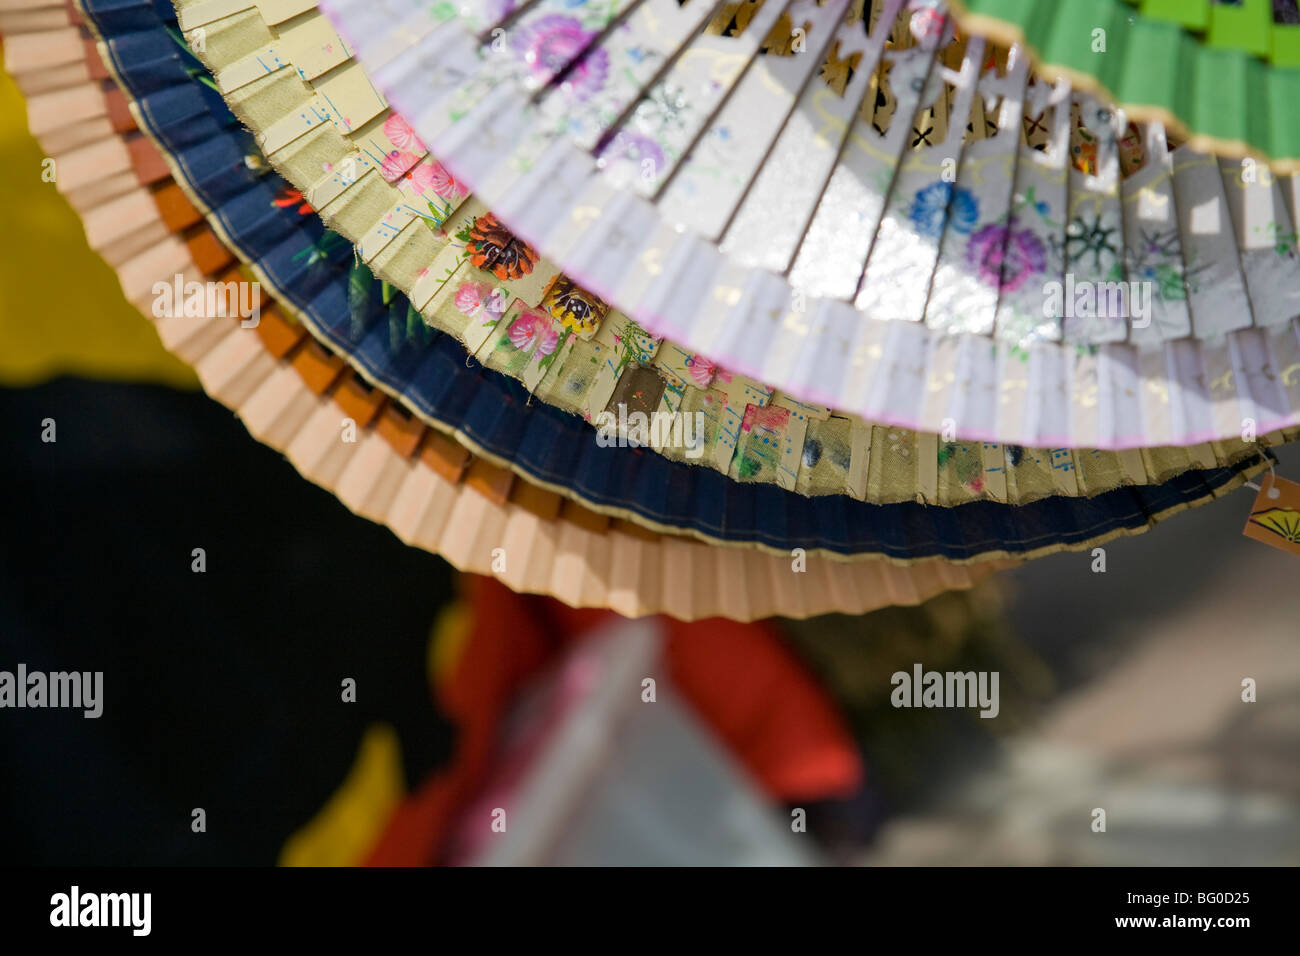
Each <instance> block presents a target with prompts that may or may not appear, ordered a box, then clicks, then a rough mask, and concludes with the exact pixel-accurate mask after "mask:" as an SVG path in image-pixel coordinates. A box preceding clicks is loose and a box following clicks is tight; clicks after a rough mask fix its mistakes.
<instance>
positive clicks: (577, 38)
mask: <svg viewBox="0 0 1300 956" xmlns="http://www.w3.org/2000/svg"><path fill="white" fill-rule="evenodd" d="M594 36H595V33H593V32H591V31H590V30H584V29H583V28H582V24H581V23H580V22H578V19H577V17H566V16H564V15H563V14H558V13H552V14H550V15H548V16H544V17H540V18H538V20H537V21H536V22H535V23H533V24H532V25H531V26H529V27H528V28H526V29H524V30H521V31H520V32H519V34H518V35H517V36H516V37H515V38H514V41H513V46H514V49H515V52H516V53H518V54H519V55H520V56H521V57H522V58H523V60H524V63H525V64H526V65H527V67H528V72H529V73H530V74H531V75H532V77H533V79H534V80H536V81H537V82H538V83H539V84H545V83H549V82H551V80H553V79H555V77H556V76H558V75H559V74H560V73H561V72H563V71H564V70H565V69H566V68H567V67H568V66H569V64H570V63H572V62H573V61H574V60H575V59H577V58H578V57H579V56H581V57H582V59H581V60H579V61H578V64H577V65H576V66H575V67H574V68H573V70H572V71H570V73H569V74H568V76H566V77H565V80H564V90H565V91H566V92H567V93H569V95H570V96H572V97H573V99H574V100H575V101H577V102H579V103H581V102H582V101H583V100H586V99H587V98H588V97H589V96H591V95H592V94H593V93H595V92H597V91H598V90H599V89H600V88H601V87H602V86H604V85H605V78H606V77H607V76H608V74H609V54H608V53H606V52H605V50H603V49H596V50H592V51H589V52H588V53H586V55H583V51H584V50H586V48H587V45H588V44H589V43H590V42H591V39H592V37H594Z"/></svg>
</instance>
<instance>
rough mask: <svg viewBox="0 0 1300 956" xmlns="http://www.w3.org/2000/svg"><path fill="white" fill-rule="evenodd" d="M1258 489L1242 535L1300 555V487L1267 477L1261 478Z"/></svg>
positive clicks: (1289, 482) (1291, 482)
mask: <svg viewBox="0 0 1300 956" xmlns="http://www.w3.org/2000/svg"><path fill="white" fill-rule="evenodd" d="M1259 487H1260V492H1259V494H1258V495H1257V496H1256V497H1255V503H1254V504H1253V505H1251V508H1250V517H1249V518H1248V519H1247V520H1246V528H1245V530H1244V531H1242V534H1244V535H1245V536H1246V537H1247V538H1254V539H1255V540H1256V541H1262V542H1264V543H1265V544H1269V545H1272V546H1273V547H1275V548H1278V549H1279V550H1281V551H1286V552H1289V553H1290V554H1300V484H1296V482H1294V481H1287V480H1286V479H1285V478H1275V477H1273V476H1272V475H1271V474H1269V475H1263V476H1261V477H1260V481H1259Z"/></svg>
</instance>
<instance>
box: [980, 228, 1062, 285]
mask: <svg viewBox="0 0 1300 956" xmlns="http://www.w3.org/2000/svg"><path fill="white" fill-rule="evenodd" d="M966 260H967V261H968V262H969V263H970V264H971V265H973V266H975V267H976V268H977V269H978V270H979V274H980V278H981V279H983V280H984V281H985V282H988V283H989V284H990V285H994V286H997V287H998V288H1000V289H1003V290H1006V291H1007V292H1014V291H1015V290H1016V289H1019V288H1020V287H1021V286H1022V285H1024V284H1025V281H1026V280H1027V279H1028V278H1029V277H1030V276H1031V275H1033V274H1034V273H1035V272H1041V271H1042V270H1043V269H1044V268H1046V267H1047V249H1046V248H1045V247H1044V246H1043V242H1042V240H1041V239H1039V238H1038V237H1037V236H1035V235H1034V234H1033V232H1032V231H1031V230H1029V229H1016V228H1015V220H1014V219H1013V220H1012V221H1011V222H1010V223H1009V224H1006V225H1000V224H996V223H995V224H993V225H989V226H985V227H984V228H983V229H981V230H979V231H978V232H976V233H975V234H974V235H973V236H971V237H970V242H969V243H968V244H967V246H966Z"/></svg>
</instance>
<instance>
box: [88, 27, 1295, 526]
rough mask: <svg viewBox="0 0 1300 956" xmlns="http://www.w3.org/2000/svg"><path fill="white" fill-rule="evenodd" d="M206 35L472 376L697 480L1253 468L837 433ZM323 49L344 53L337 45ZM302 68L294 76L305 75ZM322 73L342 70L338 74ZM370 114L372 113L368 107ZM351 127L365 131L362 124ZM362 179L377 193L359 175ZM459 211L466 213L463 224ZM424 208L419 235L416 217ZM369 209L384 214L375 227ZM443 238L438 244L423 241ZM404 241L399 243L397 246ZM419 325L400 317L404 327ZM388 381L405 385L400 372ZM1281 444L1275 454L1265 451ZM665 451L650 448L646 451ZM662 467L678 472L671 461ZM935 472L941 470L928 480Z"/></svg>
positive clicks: (287, 155) (881, 498)
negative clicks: (486, 377)
mask: <svg viewBox="0 0 1300 956" xmlns="http://www.w3.org/2000/svg"><path fill="white" fill-rule="evenodd" d="M96 16H97V17H100V16H103V14H100V13H96ZM314 17H317V15H316V14H315V13H314V11H307V12H306V13H303V14H301V15H299V16H297V17H295V18H294V21H293V22H294V24H295V26H294V29H295V30H300V31H305V34H306V35H307V36H311V37H316V36H317V34H320V32H321V30H322V29H324V30H325V31H326V33H327V34H328V27H326V26H325V25H324V24H322V23H321V22H320V21H319V19H313V18H314ZM259 26H260V27H262V29H259ZM198 29H199V30H201V31H202V33H201V39H202V43H201V45H202V46H203V47H204V51H203V53H202V55H203V56H204V58H205V59H206V60H207V61H208V62H209V63H210V64H211V65H212V66H213V68H214V69H215V71H216V77H215V81H214V82H215V85H216V86H217V87H218V89H220V90H222V92H223V94H224V95H226V96H227V97H228V98H229V99H230V100H231V102H232V105H233V106H234V108H235V110H236V111H237V112H238V113H239V115H240V117H241V119H243V120H244V121H245V122H247V123H248V124H249V125H250V126H251V127H252V128H253V129H254V130H257V131H259V132H260V134H261V136H260V139H261V141H262V143H263V145H264V146H266V147H268V148H269V149H271V153H270V162H271V163H272V164H273V165H275V166H276V167H277V168H278V169H280V170H281V171H282V172H284V173H285V174H286V176H287V177H288V178H289V179H290V180H291V181H292V182H293V184H294V187H295V188H296V189H297V190H298V191H299V192H300V193H301V194H302V195H303V197H304V204H306V202H307V200H310V202H311V204H314V205H317V206H320V207H321V214H322V216H323V217H324V218H325V220H326V221H327V222H328V223H329V224H330V225H331V226H332V227H333V228H336V229H338V230H339V231H340V232H341V233H342V234H344V235H347V236H349V237H350V238H353V239H355V240H357V242H358V243H359V245H358V256H359V258H360V259H361V260H362V261H363V262H364V263H365V264H366V267H367V268H368V269H372V270H373V271H374V272H375V273H376V274H379V275H382V276H383V277H384V279H385V280H391V281H392V282H393V284H394V286H395V287H397V288H400V289H402V290H404V291H408V292H410V293H411V294H412V295H413V296H414V300H413V301H415V302H423V303H424V305H423V306H422V309H423V315H424V318H425V319H426V321H429V322H430V323H431V324H432V325H433V326H435V327H437V328H438V329H439V330H440V331H443V332H447V333H448V334H449V335H452V336H455V337H457V338H458V339H459V340H460V341H461V342H462V343H463V344H464V346H465V348H466V349H467V350H468V351H470V352H471V353H473V355H474V358H475V359H476V360H477V361H481V362H483V363H484V364H486V365H488V366H489V367H491V368H493V369H494V370H498V371H501V372H503V373H505V374H506V375H509V376H511V377H513V378H515V379H516V380H517V381H520V382H522V383H523V384H524V386H525V388H527V389H528V390H529V392H530V394H531V397H530V399H529V400H530V401H532V400H533V399H535V400H537V401H540V402H544V403H547V404H553V405H555V406H556V407H559V408H563V409H565V410H567V411H569V412H573V413H576V414H579V415H581V416H583V417H585V418H587V419H589V420H590V419H592V418H593V417H594V418H596V419H597V420H599V418H600V416H601V414H602V411H604V412H607V413H608V415H609V417H610V418H613V417H614V413H613V411H612V410H611V409H614V408H620V409H621V408H624V407H627V408H629V409H630V410H631V411H632V414H634V415H635V414H637V413H644V414H648V415H651V416H654V415H659V416H662V417H664V418H668V419H672V418H673V417H674V416H678V415H681V416H687V417H691V416H695V417H698V418H699V420H700V421H701V423H702V427H701V428H700V429H699V433H700V434H702V435H703V441H704V444H706V445H707V452H705V453H704V454H702V455H700V457H698V458H694V459H689V458H688V460H691V461H693V463H695V464H700V465H704V466H706V467H711V468H713V469H714V470H717V471H720V472H722V473H724V474H729V475H731V476H732V477H734V478H737V479H739V480H742V481H746V482H767V483H772V484H777V485H779V486H781V487H784V488H787V489H789V490H794V491H798V492H799V493H801V494H813V495H820V494H833V493H843V494H849V495H850V496H852V497H856V498H861V499H864V500H869V501H873V502H881V503H885V502H893V501H902V500H916V501H922V502H926V503H937V504H942V505H952V504H959V503H962V502H964V501H970V500H976V499H981V498H983V499H990V500H996V501H1007V502H1013V503H1014V502H1027V501H1032V500H1035V499H1036V498H1038V497H1041V496H1043V495H1046V494H1096V493H1098V492H1100V491H1104V490H1109V489H1111V488H1114V487H1116V486H1118V485H1121V484H1129V483H1138V484H1142V483H1151V482H1159V481H1161V480H1163V479H1164V478H1166V477H1169V476H1171V475H1173V474H1175V473H1177V472H1178V471H1179V470H1183V469H1186V468H1187V467H1191V466H1192V465H1193V463H1197V462H1199V463H1202V464H1205V463H1208V462H1210V461H1211V460H1213V461H1217V462H1219V463H1227V462H1230V461H1232V460H1235V459H1236V458H1237V457H1238V456H1241V455H1245V454H1249V453H1250V451H1251V449H1250V447H1249V446H1248V445H1247V444H1246V443H1244V442H1242V441H1241V440H1240V439H1239V438H1238V439H1234V440H1233V441H1230V442H1227V443H1224V445H1223V446H1222V447H1217V448H1213V449H1209V455H1208V456H1207V450H1206V449H1200V450H1197V451H1195V452H1189V451H1180V450H1175V449H1167V448H1166V449H1160V450H1158V451H1156V450H1153V451H1148V452H1143V453H1142V454H1128V455H1098V454H1096V453H1095V451H1092V450H1082V453H1081V454H1080V455H1078V456H1071V457H1072V458H1076V459H1078V460H1076V461H1073V462H1072V463H1071V465H1072V467H1069V468H1058V467H1057V464H1058V463H1059V461H1060V458H1061V455H1060V454H1059V451H1056V450H1050V449H1033V448H1029V449H1024V448H1020V447H1014V448H1004V447H1001V446H998V445H983V446H979V445H977V446H970V445H961V446H959V445H956V444H953V443H948V444H951V447H944V448H940V447H939V443H938V441H937V436H933V435H915V434H912V433H911V432H909V431H907V430H900V429H895V428H891V427H888V426H879V425H873V424H872V423H869V422H866V421H864V420H862V419H860V418H857V417H854V416H841V415H834V414H831V413H830V411H829V410H828V409H825V408H821V407H814V406H810V405H807V404H806V403H801V402H798V401H795V400H793V399H791V398H790V397H789V396H786V395H782V394H780V393H777V392H774V391H773V390H772V389H770V388H768V387H766V386H763V385H762V384H761V383H757V382H753V381H750V380H748V379H744V378H743V377H739V376H731V375H730V374H729V373H726V372H725V371H723V370H721V369H718V368H716V367H715V366H714V365H713V364H712V363H709V362H707V361H705V360H703V359H702V357H700V356H698V355H691V354H689V353H688V352H686V351H684V350H682V349H680V348H678V347H677V346H675V345H674V344H673V343H671V342H667V341H663V342H659V341H656V340H654V339H652V338H651V337H649V336H648V335H646V334H645V333H644V331H643V330H641V329H640V328H639V327H637V326H636V325H635V324H634V323H631V322H630V321H629V320H628V319H627V317H626V316H622V315H621V314H619V313H617V312H616V311H612V310H611V311H606V310H605V306H604V305H603V303H601V302H600V300H599V299H596V298H595V297H592V296H589V295H587V294H586V293H585V292H584V290H582V289H580V288H578V287H576V286H575V285H574V284H572V283H569V282H568V281H567V279H566V278H565V277H564V276H562V275H556V270H554V269H552V268H549V267H548V264H547V263H546V262H545V261H543V260H539V259H537V258H536V257H535V256H533V255H532V254H531V252H530V251H529V250H528V248H527V247H526V246H523V247H522V248H520V247H519V246H520V244H517V243H516V242H515V241H514V240H513V239H512V238H511V237H510V235H509V234H508V233H506V232H504V231H503V230H502V229H501V228H500V224H499V223H498V222H497V221H496V220H495V217H493V216H492V215H491V214H490V213H488V212H487V211H486V210H485V209H484V208H483V207H482V206H481V205H480V204H478V203H477V202H475V201H474V200H473V199H471V198H469V197H466V196H463V195H461V194H460V191H459V190H460V187H459V186H458V185H456V184H455V183H454V181H452V180H449V179H448V178H447V177H446V175H445V170H443V169H442V167H441V166H440V165H438V164H437V163H435V162H433V161H431V160H430V159H429V158H428V157H425V159H423V160H420V161H418V162H417V157H416V152H415V151H416V150H417V147H416V143H415V140H414V137H413V134H412V133H411V131H410V129H409V127H407V126H406V125H405V123H404V122H403V121H401V119H400V117H397V116H395V115H393V114H391V113H389V112H388V111H387V110H383V111H382V112H380V113H378V114H375V115H373V116H372V117H371V119H370V120H369V121H368V122H367V123H365V124H363V125H361V126H359V127H358V128H357V129H356V130H355V131H352V130H348V131H344V132H347V136H345V137H340V136H335V135H332V132H333V130H334V127H332V126H328V125H324V124H319V123H317V124H315V126H314V128H313V129H312V130H310V131H309V132H308V133H307V134H305V135H300V136H289V135H286V134H285V133H284V132H283V130H282V127H284V126H285V125H286V123H285V122H284V121H286V120H288V121H291V122H290V123H289V125H291V126H292V125H293V124H298V125H299V126H301V119H300V117H302V116H315V115H317V111H318V110H319V109H320V108H321V106H322V102H323V101H321V100H320V98H319V97H317V96H316V95H315V94H313V93H312V92H311V89H310V87H309V86H308V85H307V84H306V83H305V82H304V80H303V79H302V78H309V77H315V76H317V75H318V74H319V72H320V70H321V69H322V64H321V63H319V62H317V63H313V62H309V59H308V53H304V52H302V50H303V49H308V50H309V49H310V48H302V47H301V45H300V44H296V42H295V41H292V40H286V41H285V42H284V43H282V44H279V45H276V44H271V45H269V46H268V43H270V42H271V41H272V40H274V39H275V35H274V32H273V30H272V28H271V27H270V26H268V25H265V24H262V21H261V19H260V17H259V18H257V19H252V18H251V17H246V16H242V15H241V16H235V17H225V18H222V19H220V20H219V21H212V22H211V23H209V24H208V25H207V26H204V27H201V28H198ZM329 35H331V36H332V34H329ZM195 36H196V37H199V36H200V34H197V33H196V34H195ZM317 39H319V37H317ZM162 42H164V43H165V42H166V41H162ZM325 45H327V46H330V47H331V48H335V47H336V44H335V43H334V42H329V41H326V42H325ZM113 48H115V45H112V46H110V53H111V51H112V49H113ZM337 48H338V49H340V50H341V44H337ZM268 49H270V50H274V55H273V56H272V55H271V54H268V53H267V52H266V51H267V50H268ZM295 53H296V55H298V56H299V58H300V59H301V60H302V62H301V63H295V61H294V55H295ZM112 55H113V56H114V57H115V58H116V59H119V60H121V61H122V63H121V66H120V67H119V70H121V71H129V70H130V69H131V63H130V62H129V61H130V60H131V59H132V57H133V56H134V55H135V47H134V46H127V45H123V51H122V53H121V54H120V55H118V54H112ZM155 55H156V54H155ZM268 58H269V59H268ZM271 61H274V62H278V63H280V64H281V68H280V69H279V70H271V71H270V72H268V71H267V70H266V69H264V68H263V66H262V65H261V64H265V63H267V62H271ZM326 63H327V64H334V65H335V66H339V64H338V63H336V62H335V59H329V60H327V61H326ZM326 72H327V73H329V74H330V75H332V71H329V70H327V71H326ZM348 75H349V76H350V77H351V80H350V81H349V82H358V81H359V79H360V76H359V73H358V71H356V70H355V69H353V70H352V72H351V73H350V74H348ZM365 89H366V90H367V91H370V89H371V88H370V87H369V86H368V85H366V86H365ZM149 92H150V91H149V90H142V91H141V97H142V98H145V99H147V94H148V93H149ZM367 95H369V93H368V94H367ZM336 98H337V99H342V98H343V97H342V96H341V95H340V94H339V93H338V92H337V91H333V92H331V93H330V94H328V96H327V97H326V99H327V100H328V101H329V102H334V100H335V99H336ZM378 105H379V106H380V107H382V104H378ZM374 108H376V103H375V102H370V103H368V104H367V105H366V106H365V107H364V109H365V110H368V111H373V109H374ZM353 112H354V113H355V114H356V116H358V117H359V116H361V115H368V114H366V113H363V112H362V107H357V108H356V109H355V110H353ZM184 119H185V120H186V121H187V125H186V127H184V128H183V129H182V130H181V131H180V135H181V136H185V137H188V136H190V135H191V131H190V128H189V126H188V120H189V117H188V116H185V117H184ZM277 130H281V131H280V132H277ZM419 149H422V147H420V148H419ZM381 158H382V161H378V160H380V159H381ZM258 161H259V162H261V160H260V158H259V160H258ZM376 166H377V167H378V173H379V175H376V174H375V167H376ZM366 170H370V173H369V175H368V176H366V175H361V174H362V173H364V172H365V171H366ZM443 194H446V196H445V197H444V195H443ZM453 202H455V203H458V204H459V205H457V206H456V208H454V209H452V204H453ZM422 203H423V204H424V206H425V207H426V208H427V214H426V217H425V218H422V217H421V216H420V215H418V213H419V210H420V206H421V204H422ZM438 204H440V205H438ZM435 205H438V208H437V209H436V210H435ZM304 208H305V205H304ZM376 208H380V209H387V212H385V213H384V215H383V216H382V218H381V219H380V220H379V221H378V222H376V221H375V209H376ZM438 221H440V222H441V225H440V226H438V228H437V229H432V228H426V227H429V226H432V225H437V222H438ZM400 223H405V224H406V225H405V226H403V227H402V228H400V229H399V228H398V225H397V224H400ZM484 250H490V252H485V251H484ZM335 251H339V250H335ZM506 260H509V261H508V262H507V261H506ZM430 261H432V262H433V265H432V266H430V265H428V263H429V262H430ZM516 273H517V274H516ZM413 314H414V313H410V314H408V313H406V312H403V313H402V315H401V316H398V319H399V322H400V321H401V320H402V319H403V318H405V319H406V320H407V321H409V319H410V315H413ZM578 315H582V316H584V317H586V318H587V319H590V320H591V321H592V322H596V321H599V324H600V327H599V329H598V331H597V332H596V333H595V335H593V336H590V337H587V336H585V335H583V334H580V333H578V332H575V330H574V329H573V328H572V327H571V326H572V325H573V323H574V321H576V318H575V317H576V316H578ZM390 316H391V311H390ZM512 316H518V317H517V318H512ZM602 316H603V317H602ZM390 321H391V319H390ZM503 328H504V329H505V332H504V333H503V331H502V329H503ZM326 334H327V335H332V336H334V337H335V338H336V339H337V340H338V346H339V348H340V349H342V350H344V351H354V352H357V353H358V357H359V359H360V361H361V362H362V363H364V365H365V367H364V368H363V369H362V374H364V375H366V377H367V378H369V379H371V380H380V381H381V382H384V381H391V378H392V377H391V376H389V377H386V375H385V371H384V370H383V369H381V368H380V367H379V366H380V365H381V364H383V363H384V362H385V361H386V359H387V353H386V346H385V337H384V335H383V334H382V330H379V331H377V332H376V334H374V335H373V336H372V338H371V340H370V341H368V342H366V343H360V344H359V343H355V342H353V341H352V340H350V339H349V338H348V336H347V334H346V333H344V332H342V331H338V332H336V331H335V330H329V331H327V332H326ZM399 335H400V330H399ZM390 337H391V331H390ZM359 346H360V347H359ZM649 369H653V371H654V373H655V375H654V377H651V376H650V375H649V374H648V372H647V370H649ZM395 377H396V378H397V379H401V378H402V377H403V375H402V373H401V372H400V370H399V371H398V372H397V374H396V376H395ZM401 387H402V388H403V389H405V390H406V391H405V392H404V393H405V394H406V395H407V397H408V398H410V399H411V400H412V401H414V402H415V403H416V404H417V406H418V405H419V404H420V400H419V398H418V397H417V396H414V395H411V393H410V391H409V388H408V386H407V385H405V384H403V385H402V386H401ZM749 406H752V409H751V408H750V407H749ZM620 420H621V419H620ZM760 436H761V437H760ZM1281 437H1282V436H1264V437H1263V438H1262V441H1263V442H1264V443H1265V444H1267V443H1269V442H1270V441H1271V440H1279V439H1280V438H1281ZM657 444H658V440H657V439H655V438H653V436H652V439H651V446H652V447H654V446H656V445H657ZM657 450H660V451H663V452H664V453H666V454H669V455H670V456H672V457H675V458H678V459H680V458H681V457H682V452H681V451H680V450H679V449H677V448H676V446H675V444H673V443H670V447H668V448H663V447H659V448H657ZM1211 456H1212V457H1211ZM930 462H933V463H935V464H934V467H933V468H931V467H929V466H928V464H923V463H930ZM1004 476H1005V478H1004ZM1075 476H1078V480H1076V477H1075Z"/></svg>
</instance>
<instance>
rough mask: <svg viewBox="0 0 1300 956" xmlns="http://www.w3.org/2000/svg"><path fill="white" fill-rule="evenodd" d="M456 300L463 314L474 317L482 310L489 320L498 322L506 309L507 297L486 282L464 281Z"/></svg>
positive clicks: (458, 288)
mask: <svg viewBox="0 0 1300 956" xmlns="http://www.w3.org/2000/svg"><path fill="white" fill-rule="evenodd" d="M454 301H455V303H456V308H457V309H459V310H460V312H461V313H462V314H464V315H468V316H470V317H471V318H472V317H473V316H476V315H478V314H479V313H480V312H482V313H485V316H484V318H485V319H486V320H487V321H488V322H496V320H497V319H499V318H501V316H502V315H503V314H504V313H505V311H506V297H505V296H504V295H503V294H501V293H500V292H498V291H497V290H496V289H495V288H494V287H493V286H491V285H489V284H488V283H486V282H462V283H461V284H460V285H459V286H458V287H457V289H456V295H455V299H454Z"/></svg>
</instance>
